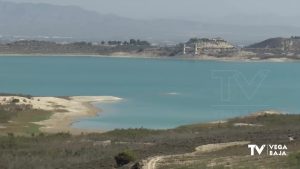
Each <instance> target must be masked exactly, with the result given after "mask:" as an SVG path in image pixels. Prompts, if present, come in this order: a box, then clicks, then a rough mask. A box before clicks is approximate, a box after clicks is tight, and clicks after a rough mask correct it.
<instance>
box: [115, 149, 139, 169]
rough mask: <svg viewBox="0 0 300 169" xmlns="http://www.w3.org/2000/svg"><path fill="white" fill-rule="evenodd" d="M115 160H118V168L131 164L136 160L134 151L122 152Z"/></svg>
mask: <svg viewBox="0 0 300 169" xmlns="http://www.w3.org/2000/svg"><path fill="white" fill-rule="evenodd" d="M115 160H116V163H117V165H118V167H121V166H123V165H126V164H128V163H130V162H133V161H134V160H135V155H134V153H133V152H132V151H130V150H127V151H124V152H121V153H119V154H118V155H116V156H115Z"/></svg>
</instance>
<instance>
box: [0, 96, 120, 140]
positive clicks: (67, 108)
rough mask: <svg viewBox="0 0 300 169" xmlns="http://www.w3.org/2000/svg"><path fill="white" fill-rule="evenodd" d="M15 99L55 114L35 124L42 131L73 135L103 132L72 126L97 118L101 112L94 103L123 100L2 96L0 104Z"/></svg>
mask: <svg viewBox="0 0 300 169" xmlns="http://www.w3.org/2000/svg"><path fill="white" fill-rule="evenodd" d="M13 99H18V100H19V102H18V103H16V104H26V105H31V106H32V108H33V109H42V110H46V111H51V112H53V115H52V116H51V117H50V118H49V119H47V120H44V121H40V122H34V123H35V124H38V125H41V126H42V127H40V131H42V132H47V133H57V132H70V133H72V134H80V133H81V132H101V129H99V130H85V129H76V128H72V127H71V125H72V123H73V122H75V121H76V120H78V119H80V118H83V117H92V116H96V115H97V113H98V112H100V110H99V109H98V108H96V107H95V106H93V105H92V103H104V102H116V101H120V100H121V98H118V97H112V96H73V97H69V98H58V97H32V98H26V97H20V96H0V104H7V103H9V102H11V101H12V100H13Z"/></svg>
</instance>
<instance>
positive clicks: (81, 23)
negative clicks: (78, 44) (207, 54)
mask: <svg viewBox="0 0 300 169" xmlns="http://www.w3.org/2000/svg"><path fill="white" fill-rule="evenodd" d="M297 34H300V28H298V27H293V26H257V25H256V26H251V25H247V26H246V25H244V26H243V25H234V24H232V23H231V24H224V23H223V24H212V23H209V24H208V23H201V22H197V21H186V20H175V19H173V20H172V19H156V20H136V19H129V18H124V17H120V16H115V15H102V14H99V13H97V12H93V11H88V10H84V9H82V8H79V7H76V6H56V5H49V4H32V3H12V2H5V1H0V37H2V38H3V37H17V38H20V39H21V38H25V39H26V38H27V39H35V38H45V39H47V38H53V39H55V38H57V39H59V38H62V39H72V40H73V41H78V40H88V41H94V40H95V41H100V40H128V39H129V38H136V39H137V38H140V39H145V40H148V41H151V42H167V41H172V42H179V41H184V40H186V39H189V38H191V37H208V38H211V37H222V38H224V39H228V40H229V41H232V42H234V43H235V44H250V43H253V42H255V41H259V40H262V39H266V38H269V37H274V36H291V35H297Z"/></svg>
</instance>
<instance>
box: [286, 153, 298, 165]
mask: <svg viewBox="0 0 300 169" xmlns="http://www.w3.org/2000/svg"><path fill="white" fill-rule="evenodd" d="M288 161H289V164H290V166H298V167H300V152H298V153H293V154H290V155H289V156H288Z"/></svg>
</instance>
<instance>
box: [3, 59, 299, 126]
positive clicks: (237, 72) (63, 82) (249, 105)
mask: <svg viewBox="0 0 300 169" xmlns="http://www.w3.org/2000/svg"><path fill="white" fill-rule="evenodd" d="M0 79H1V82H0V92H2V93H24V94H31V95H38V96H74V95H83V96H85V95H100V96H102V95H108V96H116V97H120V98H123V99H124V100H123V101H121V102H118V103H113V104H98V105H97V106H99V107H100V108H101V109H102V110H103V112H101V113H99V116H98V117H95V118H89V119H82V120H81V121H78V122H76V123H74V126H75V127H81V128H101V129H114V128H136V127H145V128H155V129H159V128H172V127H176V126H179V125H184V124H191V123H201V122H208V121H215V120H221V119H226V118H230V117H236V116H241V115H246V114H249V113H252V112H256V111H260V110H269V109H274V110H279V111H284V112H289V113H299V112H300V111H299V110H300V102H299V101H300V63H299V62H285V63H271V62H251V63H250V62H216V61H192V60H172V59H170V60H167V59H137V58H105V57H102V58H99V57H98V58H96V57H33V56H28V57H23V56H22V57H0Z"/></svg>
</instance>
